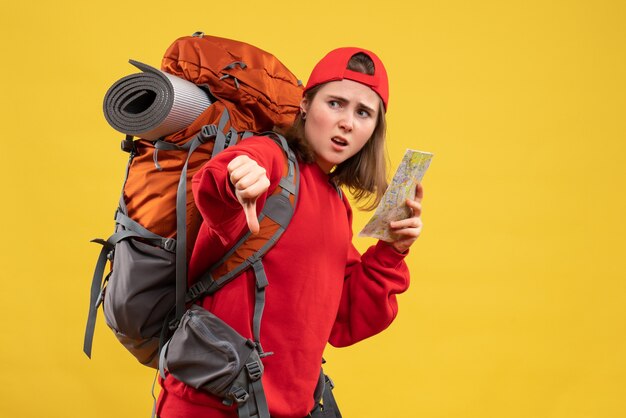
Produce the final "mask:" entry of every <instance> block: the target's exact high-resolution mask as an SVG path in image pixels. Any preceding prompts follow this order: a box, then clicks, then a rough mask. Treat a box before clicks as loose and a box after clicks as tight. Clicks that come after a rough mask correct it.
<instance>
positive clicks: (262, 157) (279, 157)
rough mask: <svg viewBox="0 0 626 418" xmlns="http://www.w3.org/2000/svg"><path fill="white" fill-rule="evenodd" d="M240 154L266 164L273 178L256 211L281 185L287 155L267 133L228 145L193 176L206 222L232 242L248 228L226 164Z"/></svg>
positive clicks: (195, 197) (199, 207)
mask: <svg viewBox="0 0 626 418" xmlns="http://www.w3.org/2000/svg"><path fill="white" fill-rule="evenodd" d="M239 155H247V156H249V157H250V158H251V159H253V160H255V161H256V162H257V164H259V165H260V166H261V167H263V168H264V169H265V170H266V172H267V177H268V179H269V180H270V186H269V189H268V191H267V192H266V193H265V194H264V195H263V196H260V197H259V199H258V200H257V205H256V209H257V215H258V214H259V213H261V210H262V209H263V205H264V204H265V200H266V198H267V196H269V195H270V194H271V193H272V191H273V190H274V189H275V188H276V186H277V185H278V183H279V181H280V178H281V177H282V174H283V166H284V164H285V156H284V153H283V151H282V150H281V148H280V147H279V146H278V144H276V143H275V142H274V141H273V140H271V139H270V138H267V137H251V138H248V139H245V140H243V141H242V142H240V143H238V144H237V145H235V146H232V147H229V148H227V149H225V150H224V151H222V152H221V153H219V154H218V155H217V156H215V157H214V158H212V159H211V160H210V161H209V162H207V163H206V164H205V165H204V167H202V168H201V169H200V170H199V171H198V172H197V173H196V174H195V175H194V177H193V179H192V187H193V197H194V200H195V204H196V206H197V208H198V210H199V211H200V214H201V215H202V218H203V219H204V222H205V223H206V226H207V227H208V228H210V229H211V230H213V232H214V233H215V234H216V235H217V236H218V237H219V239H220V241H221V242H222V244H223V245H225V246H228V245H230V243H233V242H234V241H235V240H236V239H237V238H238V237H239V236H241V234H242V233H243V232H244V231H245V229H246V228H247V225H246V217H245V215H244V212H243V209H242V207H241V205H240V204H239V202H238V200H237V197H236V196H235V192H234V188H233V186H232V184H231V182H230V179H229V175H228V170H227V166H228V164H229V163H230V162H231V161H232V160H233V159H234V158H235V157H237V156H239Z"/></svg>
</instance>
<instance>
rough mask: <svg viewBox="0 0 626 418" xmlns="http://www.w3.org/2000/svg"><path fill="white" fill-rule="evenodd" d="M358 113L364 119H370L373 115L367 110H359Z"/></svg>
mask: <svg viewBox="0 0 626 418" xmlns="http://www.w3.org/2000/svg"><path fill="white" fill-rule="evenodd" d="M356 113H357V114H358V115H359V116H360V117H362V118H369V117H370V116H372V115H371V114H370V112H369V111H368V110H365V109H359V110H357V112H356Z"/></svg>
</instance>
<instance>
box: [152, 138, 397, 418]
mask: <svg viewBox="0 0 626 418" xmlns="http://www.w3.org/2000/svg"><path fill="white" fill-rule="evenodd" d="M241 154H246V155H248V156H249V157H250V158H252V159H254V160H255V161H257V163H258V164H259V165H260V166H262V167H264V168H265V169H266V170H267V175H268V178H269V179H270V183H271V184H270V189H269V191H268V195H269V194H271V192H272V191H273V190H274V188H275V187H276V186H277V184H278V181H279V180H280V177H281V176H282V174H283V167H284V161H285V156H284V154H283V151H282V150H281V149H280V147H279V146H278V145H277V144H275V143H274V142H273V141H272V140H271V139H268V138H265V137H253V138H248V139H246V140H244V141H242V142H241V143H240V144H238V145H236V146H234V147H231V148H228V149H226V150H225V151H223V152H222V153H220V154H219V155H218V156H217V157H216V158H214V159H212V160H211V161H209V162H208V163H207V164H206V165H205V167H203V168H202V170H200V171H199V172H198V173H197V174H196V175H195V176H194V178H193V191H194V197H195V201H196V205H197V206H198V209H199V210H200V212H201V213H202V216H203V217H204V223H203V225H202V227H201V230H200V233H199V235H198V239H197V242H196V245H195V248H194V252H193V255H192V258H191V262H190V266H189V277H190V278H191V280H193V278H194V277H197V276H198V275H200V274H201V273H203V272H204V271H205V270H206V269H207V268H208V267H209V266H210V265H211V264H212V263H214V262H215V261H217V260H218V259H219V258H220V257H221V255H222V254H223V253H225V252H226V250H227V249H228V248H230V247H231V246H232V245H233V244H234V242H235V240H236V239H237V238H238V237H239V236H241V234H242V231H244V230H245V229H246V228H247V226H246V220H245V216H244V214H243V211H242V209H241V206H240V204H239V203H238V202H237V199H236V197H235V196H234V194H233V191H232V188H231V186H230V183H229V179H228V172H227V170H226V166H227V165H228V163H229V162H230V161H231V160H232V159H233V158H234V157H235V156H237V155H241ZM300 171H301V173H300V193H299V196H298V203H297V207H296V211H295V214H294V216H293V218H292V220H291V223H290V224H289V227H288V228H287V230H286V231H285V233H284V234H283V236H282V237H281V239H280V240H279V242H278V243H277V244H276V245H275V246H274V248H272V249H271V250H270V251H269V252H268V254H267V255H266V256H265V257H264V261H263V263H264V265H265V271H266V273H267V278H268V281H269V283H270V284H269V286H268V287H267V290H266V305H265V311H264V313H263V320H262V323H261V345H262V346H263V349H264V350H265V351H266V352H274V354H273V355H271V356H269V357H266V358H264V359H263V364H264V366H265V372H264V374H263V386H264V388H265V393H266V396H267V400H268V404H269V408H270V414H271V415H272V417H275V418H301V417H304V416H305V415H306V414H307V413H308V412H309V411H310V410H311V409H312V408H313V405H314V400H313V391H314V389H315V386H316V383H317V380H318V377H319V371H320V365H321V359H322V354H323V351H324V347H325V345H326V343H327V342H330V343H331V344H332V345H334V346H336V347H341V346H347V345H350V344H354V343H355V342H357V341H360V340H362V339H364V338H367V337H370V336H372V335H374V334H376V333H378V332H380V331H382V330H384V329H385V328H387V327H388V326H389V324H390V323H391V322H392V321H393V319H394V318H395V316H396V313H397V302H396V296H395V295H396V294H398V293H401V292H404V291H405V290H406V289H407V288H408V285H409V272H408V269H407V267H406V264H405V263H404V256H405V254H400V253H398V252H397V251H395V249H394V248H393V247H391V246H390V245H388V244H386V243H384V242H378V244H377V245H375V246H372V247H370V248H369V249H368V250H367V252H365V253H364V254H363V255H362V256H361V255H360V254H359V252H358V251H357V250H356V249H355V248H354V246H353V245H352V230H351V224H352V211H351V209H350V206H349V204H348V202H347V200H346V199H345V198H343V199H342V198H341V197H340V196H339V194H338V192H337V190H336V189H335V187H334V186H333V185H332V184H330V182H329V179H328V175H327V174H326V173H324V172H323V171H322V170H321V169H320V168H319V167H318V166H317V164H302V163H301V164H300ZM264 202H265V196H262V197H261V198H260V199H259V200H258V201H257V211H259V212H260V210H261V208H262V207H263V204H264ZM244 276H245V277H243V278H241V277H240V278H237V279H235V280H233V281H232V282H230V283H229V284H227V285H226V286H224V287H223V288H222V289H220V290H219V291H218V292H217V293H216V294H214V295H212V296H209V297H206V298H204V300H203V301H202V305H203V306H204V308H206V309H208V310H210V311H211V312H213V313H214V314H216V315H217V316H218V317H220V318H221V319H223V320H224V321H225V322H227V323H228V324H229V325H230V326H232V327H233V328H234V329H235V330H237V331H238V332H239V333H240V334H241V335H243V336H244V337H247V338H252V317H253V312H254V274H253V273H252V272H251V271H248V272H246V273H244ZM162 386H163V390H162V393H161V397H160V399H159V407H158V408H159V409H158V410H159V416H160V417H161V418H173V417H185V418H200V417H202V418H234V417H236V416H237V412H236V409H235V407H226V406H224V405H222V403H221V400H220V399H218V398H216V397H214V396H212V395H210V394H207V393H204V392H200V391H197V390H195V389H193V388H191V387H189V386H186V385H184V384H183V383H181V382H179V381H177V380H176V379H174V378H173V377H172V376H171V375H168V376H167V378H166V380H165V381H164V382H162Z"/></svg>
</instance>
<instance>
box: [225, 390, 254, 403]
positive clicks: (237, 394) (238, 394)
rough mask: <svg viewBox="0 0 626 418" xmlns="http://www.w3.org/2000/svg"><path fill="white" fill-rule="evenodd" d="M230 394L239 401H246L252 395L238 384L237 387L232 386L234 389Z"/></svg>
mask: <svg viewBox="0 0 626 418" xmlns="http://www.w3.org/2000/svg"><path fill="white" fill-rule="evenodd" d="M229 395H230V396H232V398H233V399H234V400H235V402H237V403H242V402H245V401H247V400H248V398H249V397H250V395H249V394H248V392H246V391H245V390H243V388H240V387H239V386H236V387H234V388H232V390H231V392H230V393H229Z"/></svg>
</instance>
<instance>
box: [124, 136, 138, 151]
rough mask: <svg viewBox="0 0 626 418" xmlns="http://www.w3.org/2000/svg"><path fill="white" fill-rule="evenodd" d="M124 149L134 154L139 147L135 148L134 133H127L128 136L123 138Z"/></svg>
mask: <svg viewBox="0 0 626 418" xmlns="http://www.w3.org/2000/svg"><path fill="white" fill-rule="evenodd" d="M120 147H121V148H122V151H124V152H127V153H129V154H134V153H135V151H137V149H136V148H135V141H133V136H132V135H126V138H124V139H123V140H122V143H121V144H120Z"/></svg>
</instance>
